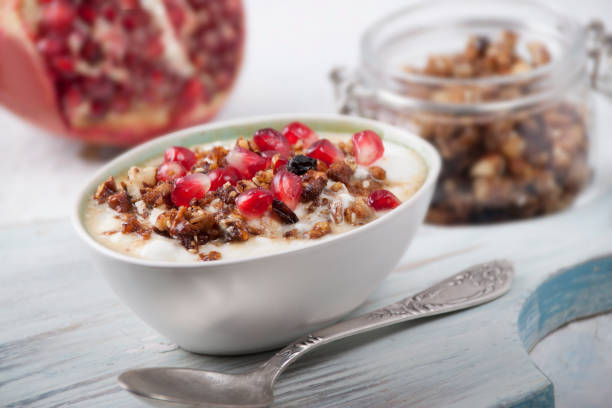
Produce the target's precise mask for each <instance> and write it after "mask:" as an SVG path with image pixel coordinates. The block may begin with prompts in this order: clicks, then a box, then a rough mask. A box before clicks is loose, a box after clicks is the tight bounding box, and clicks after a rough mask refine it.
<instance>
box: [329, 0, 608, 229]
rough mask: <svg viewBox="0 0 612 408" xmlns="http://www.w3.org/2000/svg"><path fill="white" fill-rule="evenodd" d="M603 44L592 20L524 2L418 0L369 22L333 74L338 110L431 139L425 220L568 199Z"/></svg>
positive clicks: (550, 206)
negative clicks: (432, 173)
mask: <svg viewBox="0 0 612 408" xmlns="http://www.w3.org/2000/svg"><path fill="white" fill-rule="evenodd" d="M499 36H501V37H502V39H501V40H494V38H497V37H499ZM493 41H496V42H493ZM466 44H467V46H466ZM604 45H607V46H609V45H610V38H606V37H605V36H604V35H603V29H602V26H601V24H592V25H591V26H590V27H589V28H585V27H583V26H581V25H580V24H578V23H577V22H575V21H574V20H573V19H571V18H569V17H567V16H565V15H563V14H562V13H559V12H557V11H555V10H553V9H550V8H549V7H548V6H545V5H542V4H540V3H537V2H533V1H526V0H525V1H517V0H512V1H495V2H491V1H490V0H467V1H461V2H457V1H454V0H436V1H427V2H426V3H423V4H420V5H417V6H413V7H410V8H406V9H404V10H401V11H399V12H397V13H393V15H391V16H389V17H386V18H384V19H382V20H380V21H378V22H377V23H375V24H374V25H373V26H371V27H370V28H369V29H368V30H367V31H366V32H365V34H364V36H363V37H362V42H361V60H360V66H359V67H358V69H357V70H356V72H354V73H348V72H347V71H346V70H342V69H336V70H334V71H333V72H332V81H333V82H334V83H335V85H336V93H337V99H338V100H339V110H340V112H341V113H352V114H357V115H359V116H365V117H369V118H374V119H378V120H381V121H384V122H388V123H392V124H395V125H398V126H402V127H406V128H408V129H410V130H412V131H414V132H416V133H418V134H420V135H421V136H422V137H423V138H425V139H427V140H429V141H430V142H432V143H433V144H434V145H435V146H436V148H437V149H438V151H439V152H440V154H441V156H442V159H443V171H442V174H441V176H440V179H439V184H438V188H437V191H436V194H435V196H434V199H433V202H432V205H431V208H430V211H429V214H428V221H430V222H433V223H440V224H465V223H483V222H492V221H507V220H514V219H522V218H527V217H532V216H537V215H542V214H548V213H552V212H555V211H558V210H561V209H564V208H566V207H568V206H569V205H570V204H571V203H572V202H573V201H574V200H575V199H576V197H577V196H578V195H579V193H580V192H581V191H582V190H583V189H584V188H585V186H586V185H587V184H588V183H589V181H590V179H591V178H592V172H593V166H592V165H591V158H590V151H591V150H592V146H591V140H590V135H591V133H592V129H591V123H592V120H591V119H592V118H591V114H592V113H591V108H592V103H591V95H590V88H591V86H592V85H596V84H598V85H602V82H601V81H600V77H599V76H598V73H599V72H602V71H603V65H605V64H604V63H605V60H604V59H603V56H604V55H607V56H609V53H608V54H605V52H604V51H602V50H603V48H604ZM509 47H512V48H513V49H514V50H515V54H508V53H506V54H504V52H505V51H504V50H506V51H508V48H509ZM457 52H460V53H461V54H456V56H454V57H447V56H446V55H449V54H451V53H457ZM472 57H473V58H474V60H472V62H470V61H469V60H470V58H472ZM526 61H529V63H526ZM419 67H426V68H419ZM474 69H478V70H482V72H484V73H485V74H484V75H475V74H474V72H473V70H474ZM481 74H482V73H481Z"/></svg>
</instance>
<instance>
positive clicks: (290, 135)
mask: <svg viewBox="0 0 612 408" xmlns="http://www.w3.org/2000/svg"><path fill="white" fill-rule="evenodd" d="M282 134H283V135H284V136H285V137H286V138H287V140H288V141H289V143H291V144H292V145H294V144H296V143H297V142H298V140H302V141H303V142H302V143H303V144H304V147H308V146H310V145H311V144H312V143H314V142H315V141H316V140H317V139H318V138H319V136H317V134H316V133H315V132H313V130H312V129H310V128H309V127H308V126H306V125H305V124H303V123H301V122H291V123H290V124H288V125H287V126H286V127H285V128H284V129H283V131H282Z"/></svg>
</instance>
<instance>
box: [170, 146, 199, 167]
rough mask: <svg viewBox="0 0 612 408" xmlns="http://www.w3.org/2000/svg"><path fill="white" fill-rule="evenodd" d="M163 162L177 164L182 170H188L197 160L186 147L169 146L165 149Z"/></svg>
mask: <svg viewBox="0 0 612 408" xmlns="http://www.w3.org/2000/svg"><path fill="white" fill-rule="evenodd" d="M164 161H166V162H179V163H181V164H182V165H183V167H184V168H186V169H187V170H190V169H191V168H192V167H193V165H194V164H195V163H196V161H198V159H197V158H196V155H195V153H194V152H192V151H191V150H189V149H188V148H186V147H182V146H171V147H169V148H167V149H166V152H165V153H164Z"/></svg>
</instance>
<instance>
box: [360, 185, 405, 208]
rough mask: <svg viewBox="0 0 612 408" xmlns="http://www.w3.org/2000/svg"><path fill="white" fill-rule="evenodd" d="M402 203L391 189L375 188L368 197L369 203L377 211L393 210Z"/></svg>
mask: <svg viewBox="0 0 612 408" xmlns="http://www.w3.org/2000/svg"><path fill="white" fill-rule="evenodd" d="M401 203H402V202H401V201H400V200H399V198H397V197H396V196H395V194H393V193H392V192H390V191H389V190H375V191H373V192H372V194H370V196H369V197H368V205H369V206H370V207H372V208H373V209H375V210H376V211H383V210H392V209H393V208H395V207H397V206H398V205H400V204H401Z"/></svg>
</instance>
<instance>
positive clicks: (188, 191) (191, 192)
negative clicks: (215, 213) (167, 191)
mask: <svg viewBox="0 0 612 408" xmlns="http://www.w3.org/2000/svg"><path fill="white" fill-rule="evenodd" d="M209 189H210V178H209V177H208V176H207V175H206V174H203V173H194V174H189V175H187V176H185V177H181V178H180V179H178V180H176V182H175V183H174V189H173V190H172V194H171V195H170V199H171V200H172V202H173V203H174V205H176V206H177V207H180V206H181V205H184V206H188V205H189V203H190V202H191V200H192V199H194V198H196V199H198V198H202V197H204V194H206V192H207V191H208V190H209Z"/></svg>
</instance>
